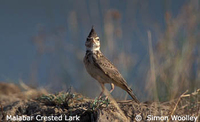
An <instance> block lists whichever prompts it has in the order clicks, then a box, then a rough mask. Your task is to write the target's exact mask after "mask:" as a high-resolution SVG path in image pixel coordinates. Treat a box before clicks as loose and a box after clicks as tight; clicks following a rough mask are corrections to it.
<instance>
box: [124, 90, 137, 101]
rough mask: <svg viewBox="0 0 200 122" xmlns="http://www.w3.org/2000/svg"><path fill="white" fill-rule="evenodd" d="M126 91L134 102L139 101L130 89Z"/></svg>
mask: <svg viewBox="0 0 200 122" xmlns="http://www.w3.org/2000/svg"><path fill="white" fill-rule="evenodd" d="M127 93H128V94H129V95H130V96H131V97H132V98H133V100H134V101H135V102H136V103H140V101H139V100H138V99H137V98H136V96H135V95H134V94H133V92H132V90H130V89H129V90H128V91H127Z"/></svg>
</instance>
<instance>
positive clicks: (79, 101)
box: [0, 83, 200, 122]
mask: <svg viewBox="0 0 200 122" xmlns="http://www.w3.org/2000/svg"><path fill="white" fill-rule="evenodd" d="M21 86H23V90H21V89H22V88H19V87H18V86H17V85H14V84H10V83H9V84H8V83H0V120H1V121H13V120H14V119H11V120H7V119H8V117H15V118H17V117H22V118H23V117H25V118H26V119H28V117H30V118H31V117H32V119H30V121H36V120H37V121H39V120H38V119H36V117H38V118H39V119H40V118H41V117H47V118H46V121H53V120H54V121H55V120H56V119H58V120H60V121H81V122H96V121H98V122H113V121H114V122H115V121H116V122H118V121H119V122H124V121H128V122H129V121H130V122H132V121H136V120H137V121H138V120H140V117H141V118H142V120H141V121H147V119H149V115H152V116H154V117H155V116H159V117H161V116H168V117H169V118H168V121H172V120H171V118H170V116H171V115H172V116H173V115H178V116H183V117H184V116H185V117H187V116H186V115H188V116H189V117H198V118H197V121H200V90H197V91H196V92H194V93H192V94H183V95H182V96H181V97H180V98H179V99H176V100H172V101H169V102H165V103H159V102H143V103H140V104H137V103H135V102H133V101H132V100H126V101H115V100H113V99H112V98H111V100H110V101H108V100H104V99H102V100H99V101H98V100H96V99H89V98H87V97H85V96H83V95H81V94H78V93H71V91H70V90H69V91H67V92H60V93H58V94H49V93H47V92H46V91H45V90H44V89H32V88H29V87H27V86H25V85H24V84H21ZM21 86H20V87H21ZM188 95H189V96H188ZM56 117H57V118H56ZM154 119H155V118H154ZM157 119H163V118H157ZM187 119H188V118H187ZM44 120H45V119H44ZM19 121H21V120H19ZM22 121H29V120H23V119H22ZM41 121H43V120H42V119H41ZM157 121H161V120H157ZM165 121H167V120H165ZM177 121H178V120H177Z"/></svg>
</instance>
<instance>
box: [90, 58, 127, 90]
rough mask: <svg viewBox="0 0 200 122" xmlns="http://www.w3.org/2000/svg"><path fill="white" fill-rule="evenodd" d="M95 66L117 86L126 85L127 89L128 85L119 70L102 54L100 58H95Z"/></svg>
mask: <svg viewBox="0 0 200 122" xmlns="http://www.w3.org/2000/svg"><path fill="white" fill-rule="evenodd" d="M93 61H94V65H95V66H96V67H97V68H99V69H100V70H101V71H102V72H104V73H105V75H107V76H108V77H110V78H111V79H112V80H113V81H115V82H116V83H117V84H121V85H125V86H126V87H127V83H126V81H125V79H124V78H123V77H122V75H121V74H120V72H119V71H118V70H117V68H116V67H115V66H114V65H113V64H112V63H111V62H110V61H109V60H108V59H107V58H106V57H105V56H103V55H102V54H101V55H100V56H97V57H96V56H95V57H93Z"/></svg>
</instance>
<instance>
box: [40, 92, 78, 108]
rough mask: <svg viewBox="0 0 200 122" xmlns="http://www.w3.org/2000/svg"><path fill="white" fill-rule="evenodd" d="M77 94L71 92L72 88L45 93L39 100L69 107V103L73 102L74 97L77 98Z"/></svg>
mask: <svg viewBox="0 0 200 122" xmlns="http://www.w3.org/2000/svg"><path fill="white" fill-rule="evenodd" d="M75 96H76V95H75V94H73V93H71V89H68V90H67V92H59V93H57V94H49V95H43V96H41V97H40V98H38V100H40V101H42V102H43V103H45V104H47V105H52V106H67V107H68V105H69V104H70V103H71V102H72V99H73V98H75Z"/></svg>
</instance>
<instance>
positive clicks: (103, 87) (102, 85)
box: [98, 83, 105, 99]
mask: <svg viewBox="0 0 200 122" xmlns="http://www.w3.org/2000/svg"><path fill="white" fill-rule="evenodd" d="M100 85H101V88H102V91H101V93H100V95H99V97H98V99H100V98H101V96H102V94H103V93H104V90H105V86H104V83H100Z"/></svg>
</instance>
